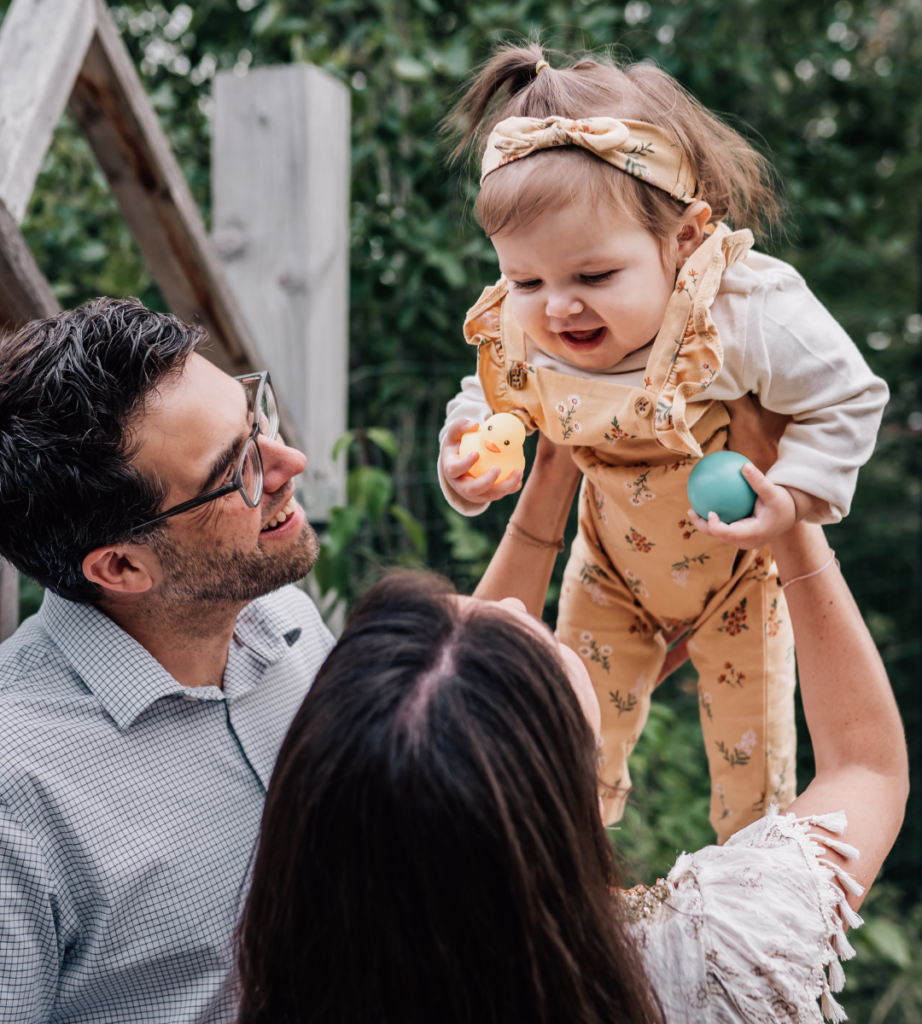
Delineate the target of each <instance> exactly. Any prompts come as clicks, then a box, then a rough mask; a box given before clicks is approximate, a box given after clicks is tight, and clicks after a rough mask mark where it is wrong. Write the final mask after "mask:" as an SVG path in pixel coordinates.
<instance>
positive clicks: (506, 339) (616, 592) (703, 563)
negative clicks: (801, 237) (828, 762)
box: [464, 225, 796, 842]
mask: <svg viewBox="0 0 922 1024" xmlns="http://www.w3.org/2000/svg"><path fill="white" fill-rule="evenodd" d="M751 245H752V235H751V234H750V232H748V231H738V232H733V233H731V232H730V231H729V230H728V228H726V227H725V226H724V225H718V226H717V228H716V229H715V230H714V231H713V232H712V234H711V235H710V237H709V238H708V239H707V240H706V241H705V242H704V243H702V245H701V246H700V247H699V248H698V249H697V250H696V252H695V253H694V254H693V255H692V256H691V257H690V259H689V260H688V262H687V263H686V264H685V265H684V267H683V268H682V271H681V273H680V274H679V279H678V281H677V282H676V288H675V292H674V293H673V295H672V298H671V299H670V302H669V304H668V306H667V309H666V315H665V318H664V321H663V326H662V328H661V330H660V332H659V334H658V335H657V337H656V340H655V342H654V345H653V348H652V351H651V355H650V358H649V361H648V363H647V368H646V373H645V378H644V383H643V387H629V386H627V385H624V384H619V383H616V382H613V383H609V382H607V381H599V380H591V379H587V378H582V377H576V376H571V375H568V374H563V373H559V372H557V371H555V370H552V369H550V368H548V367H534V366H531V365H529V364H528V363H527V361H526V354H525V351H526V350H525V336H524V334H523V332H522V329H521V328H520V327H519V326H518V324H517V323H516V321H515V320H514V319H513V317H512V314H511V309H510V305H509V304H508V303H507V302H506V301H505V299H506V294H507V286H506V282H505V281H503V280H501V281H500V283H499V284H497V285H496V286H495V287H493V288H488V289H486V290H485V291H484V294H483V295H482V296H481V298H480V300H479V301H478V302H477V304H476V305H475V306H474V307H473V309H471V311H470V312H469V313H468V316H467V319H466V321H465V325H464V331H465V337H466V338H467V340H468V342H469V343H470V344H473V345H477V346H478V373H479V377H480V381H481V384H482V386H483V391H484V394H485V396H486V398H487V401H488V402H489V403H490V405H491V407H492V409H493V411H494V412H514V413H517V414H518V415H519V416H520V417H521V418H522V419H523V420H524V421H525V423H526V426H528V427H529V428H531V429H539V430H542V431H544V432H545V433H546V434H547V435H548V436H549V437H550V438H551V440H553V441H555V442H557V443H558V444H561V443H563V444H569V445H572V446H573V457H574V459H575V460H576V462H577V463H578V465H579V466H580V468H581V469H582V471H583V474H584V478H583V485H582V488H581V491H580V498H579V501H580V507H579V532H578V534H577V537H576V539H575V541H574V543H573V547H572V549H571V552H570V558H569V561H568V563H567V567H566V572H565V575H564V582H563V590H562V593H561V599H560V615H559V621H558V630H557V631H558V636H559V638H560V640H561V642H563V643H565V644H567V645H568V646H570V647H572V648H573V649H574V650H576V651H578V652H579V654H580V656H581V657H582V658H583V659H584V661H585V664H586V667H587V669H588V670H589V674H590V676H591V677H592V681H593V684H594V686H595V689H596V693H597V694H598V697H599V702H600V704H601V706H602V739H603V747H602V750H601V757H600V761H601V765H602V767H601V769H600V771H601V779H602V783H603V788H602V796H603V800H604V803H605V813H606V820H607V821H608V822H613V821H616V820H618V819H619V818H620V817H621V814H622V812H623V808H624V803H625V800H626V798H627V795H628V791H629V788H630V775H629V773H628V765H627V759H628V755H629V754H630V753H631V751H632V750H633V749H634V746H635V744H636V743H637V739H638V737H639V736H640V733H641V731H642V730H643V727H644V724H645V723H646V719H647V715H648V712H649V707H650V696H651V694H652V691H653V688H654V685H655V683H656V679H657V676H658V675H659V672H660V669H661V668H662V665H663V661H664V659H665V656H666V648H667V644H666V640H665V634H675V633H677V632H680V631H683V630H688V631H689V634H690V637H691V639H690V641H689V653H690V656H691V660H692V662H693V664H694V666H695V668H696V669H697V671H698V677H699V679H698V699H699V705H700V714H701V726H702V730H703V733H704V742H705V748H706V750H707V757H708V764H709V768H710V775H711V787H712V788H711V813H710V817H711V823H712V824H713V826H714V828H715V829H716V831H717V836H718V840H719V841H720V842H723V841H724V840H725V839H727V838H728V837H729V836H731V835H732V834H733V833H734V832H736V831H738V830H739V829H741V828H743V827H744V826H746V825H747V824H749V823H750V822H751V821H754V820H755V819H756V818H758V817H760V816H761V815H762V814H763V813H764V811H765V808H766V807H767V806H768V804H769V803H773V802H774V803H777V804H779V805H780V806H781V808H782V809H784V808H785V807H787V805H788V804H789V803H790V802H791V801H792V800H793V799H794V795H795V778H794V769H795V747H796V735H795V727H794V687H795V667H794V640H793V634H792V630H791V624H790V621H789V616H788V613H787V608H786V605H785V601H784V595H783V594H782V591H781V586H780V581H779V580H778V576H777V572H776V570H775V566H774V564H773V560H772V554H771V549H770V548H769V547H765V548H762V549H761V550H758V551H740V550H738V549H736V548H734V547H731V546H730V545H728V544H725V543H723V542H721V541H719V540H716V539H715V538H713V537H709V536H707V535H702V534H700V533H698V532H697V531H696V530H695V529H694V527H692V525H691V524H690V522H689V521H688V516H687V509H688V497H687V493H686V487H687V483H688V475H689V473H690V472H691V470H692V468H693V467H694V465H695V464H696V462H697V461H698V459H700V458H701V457H702V456H703V455H708V454H710V453H711V452H716V451H720V450H722V449H723V448H725V447H726V443H727V425H728V423H729V417H728V415H727V412H726V409H725V408H724V406H723V404H722V403H721V402H717V401H711V402H708V401H695V402H691V403H689V402H688V401H687V400H688V398H689V397H690V396H691V395H696V394H699V393H700V392H701V391H702V390H705V389H706V388H707V386H708V385H709V384H710V382H711V381H712V380H713V379H714V378H715V377H716V376H717V374H718V373H719V372H720V368H721V364H722V359H723V349H722V346H721V343H720V339H719V337H718V333H717V329H716V327H715V325H714V321H713V319H712V318H711V316H710V306H711V304H712V302H713V300H714V297H715V296H716V294H717V291H718V288H719V286H720V279H721V276H722V273H723V271H724V269H725V268H726V267H727V266H729V265H731V264H732V263H734V262H735V261H736V260H738V259H741V258H745V256H746V254H747V253H748V251H749V248H750V247H751Z"/></svg>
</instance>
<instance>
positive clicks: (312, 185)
mask: <svg viewBox="0 0 922 1024" xmlns="http://www.w3.org/2000/svg"><path fill="white" fill-rule="evenodd" d="M214 97H215V118H214V136H213V142H212V214H213V222H214V238H215V242H216V244H217V247H218V251H219V253H220V254H221V257H222V259H223V261H224V267H225V272H226V274H227V278H228V281H229V282H230V284H231V286H232V287H233V289H234V292H235V294H236V296H237V298H238V300H239V302H240V305H241V307H242V308H243V311H244V313H245V314H246V317H247V320H248V322H249V323H250V325H251V326H252V328H253V331H254V333H255V334H256V337H257V340H258V342H259V345H260V348H261V349H262V351H263V353H264V354H265V357H266V359H267V360H268V363H267V365H268V368H269V369H270V370H271V372H272V379H273V382H274V383H275V385H276V390H277V391H278V392H279V393H280V394H281V397H282V398H283V399H284V400H285V404H286V405H287V407H288V408H289V409H290V410H291V413H292V415H293V417H294V419H295V421H296V423H297V426H298V428H299V433H300V435H301V439H302V445H303V450H304V452H305V454H306V455H307V472H306V473H305V474H304V476H303V477H302V481H301V488H302V492H303V497H304V503H305V507H306V510H307V513H308V516H309V517H310V518H311V519H312V520H314V521H315V522H317V521H323V520H325V519H326V518H327V517H328V513H329V509H330V507H331V506H332V505H338V504H342V503H343V499H344V493H343V492H344V475H343V469H342V465H341V463H340V464H334V463H333V461H332V460H331V458H330V451H331V448H332V446H333V442H334V441H335V440H336V438H337V437H338V436H339V435H340V434H341V433H342V432H343V431H344V430H345V429H346V410H347V373H348V359H349V333H348V308H349V180H350V151H349V90H348V89H347V88H346V87H345V86H344V85H343V84H342V82H340V81H338V79H336V78H334V77H333V76H332V75H330V74H328V73H327V72H325V71H322V70H321V69H320V68H315V67H312V66H310V65H307V64H295V65H290V66H287V67H271V68H257V69H255V70H253V71H250V72H249V73H248V74H247V75H245V76H243V77H242V78H241V77H237V76H236V75H234V74H232V73H224V74H220V75H218V76H217V78H216V79H215V85H214Z"/></svg>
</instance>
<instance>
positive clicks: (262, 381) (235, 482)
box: [131, 370, 279, 533]
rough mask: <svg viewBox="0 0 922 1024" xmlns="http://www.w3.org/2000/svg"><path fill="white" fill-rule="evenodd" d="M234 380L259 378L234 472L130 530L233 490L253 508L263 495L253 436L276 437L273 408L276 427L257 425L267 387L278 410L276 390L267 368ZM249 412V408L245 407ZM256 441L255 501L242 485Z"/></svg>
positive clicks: (262, 472) (262, 473) (259, 456)
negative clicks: (247, 432) (250, 424)
mask: <svg viewBox="0 0 922 1024" xmlns="http://www.w3.org/2000/svg"><path fill="white" fill-rule="evenodd" d="M234 380H239V381H241V382H243V381H259V383H258V384H257V386H256V394H255V397H254V399H253V404H252V406H251V409H252V411H253V429H252V430H251V431H250V435H249V437H248V438H247V439H246V441H244V442H243V447H242V448H241V449H240V455H239V456H238V457H237V465H236V467H235V469H234V475H233V476H232V477H231V479H230V480H229V481H228V482H227V483H226V484H221V486H220V487H215V488H213V489H212V490H210V491H206V492H205V493H204V494H199V495H198V496H197V497H195V498H190V499H189V500H188V501H182V502H180V503H179V504H178V505H173V507H172V508H168V509H167V510H166V512H161V513H159V514H158V515H156V516H154V518H153V519H148V520H146V521H145V522H143V523H141V524H140V525H139V526H135V527H134V528H133V529H132V530H131V532H132V533H137V532H138V531H139V530H146V529H147V527H149V526H155V525H156V524H157V523H161V522H163V521H164V520H165V519H171V518H172V517H173V516H178V515H181V514H182V513H183V512H191V511H192V510H193V509H195V508H200V507H201V506H202V505H206V504H208V502H210V501H215V500H217V499H218V498H223V497H224V495H225V494H232V493H233V492H234V491H238V492H239V493H240V496H241V497H242V498H243V500H244V502H245V503H246V505H247V507H248V508H256V507H257V506H258V505H259V503H260V501H261V500H262V496H263V483H264V477H265V467H264V466H263V457H262V452H261V451H260V450H259V442H258V441H256V439H257V438H258V437H259V435H260V434H262V435H263V437H268V438H269V440H270V441H274V440H275V438H276V437H278V433H279V424H278V412H277V411H276V419H275V426H274V427H271V429H270V431H265V430H261V429H260V426H259V406H260V402H261V401H262V397H263V393H264V391H265V389H266V388H267V387H268V388H269V390H270V394H271V395H272V399H273V404H275V407H276V410H278V403H277V401H276V399H275V390H274V389H273V388H272V380H271V378H270V377H269V371H268V370H262V371H260V372H258V373H241V374H240V375H238V376H236V377H234ZM248 411H249V410H248ZM253 442H256V444H255V448H256V459H257V461H258V463H259V476H260V483H259V494H258V496H257V498H256V500H255V501H251V500H250V496H249V495H248V494H247V492H246V489H245V488H244V486H243V465H244V460H245V459H246V454H247V449H248V448H249V447H250V444H251V443H253Z"/></svg>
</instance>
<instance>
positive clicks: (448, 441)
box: [439, 420, 522, 503]
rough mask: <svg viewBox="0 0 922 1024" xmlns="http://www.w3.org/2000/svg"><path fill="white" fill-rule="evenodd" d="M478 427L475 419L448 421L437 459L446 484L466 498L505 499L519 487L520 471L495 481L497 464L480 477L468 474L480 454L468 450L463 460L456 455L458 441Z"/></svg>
mask: <svg viewBox="0 0 922 1024" xmlns="http://www.w3.org/2000/svg"><path fill="white" fill-rule="evenodd" d="M478 426H479V424H478V423H477V422H476V421H475V420H455V421H454V422H452V423H449V424H448V433H447V434H446V435H445V443H444V444H443V445H442V452H441V454H440V455H439V462H440V463H441V466H442V472H443V473H444V475H445V479H446V480H447V481H448V485H449V486H450V487H451V489H452V490H453V491H455V493H456V494H458V495H460V496H461V497H462V498H464V499H465V501H470V502H474V503H478V502H482V501H496V499H497V498H505V497H506V495H507V494H514V493H515V492H516V491H517V490H519V488H520V487H521V486H522V472H521V470H518V469H517V470H516V471H515V472H514V473H512V474H511V475H510V476H508V477H506V479H505V480H504V481H503V482H502V483H501V484H498V483H497V482H496V478H497V477H498V476H499V474H500V472H501V470H500V468H499V466H494V467H493V468H492V469H488V470H487V471H486V473H484V474H483V476H471V475H470V473H469V472H468V470H469V469H470V468H471V466H473V465H474V463H475V462H476V461H477V460H478V459H479V458H480V456H479V455H478V454H477V453H476V452H471V453H470V454H469V455H465V456H464V458H463V459H462V458H461V457H460V455H459V454H458V446H459V445H460V444H461V438H462V437H463V436H464V435H465V434H466V433H468V432H469V431H471V430H476V429H477V427H478Z"/></svg>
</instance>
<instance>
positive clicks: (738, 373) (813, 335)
mask: <svg viewBox="0 0 922 1024" xmlns="http://www.w3.org/2000/svg"><path fill="white" fill-rule="evenodd" d="M733 342H734V344H731V345H728V346H727V349H726V353H725V354H726V360H725V364H724V370H726V371H727V374H726V375H725V374H724V372H723V371H722V372H721V375H720V377H719V378H718V379H717V381H715V383H714V387H713V391H711V390H709V391H708V395H709V396H710V397H714V398H721V399H724V400H726V399H728V398H737V397H738V396H740V395H745V394H746V393H747V392H753V393H755V394H756V395H757V396H758V397H759V399H760V400H761V402H762V404H763V406H764V407H765V408H766V409H768V410H771V411H772V412H774V413H777V414H778V415H779V416H784V417H789V420H790V421H789V423H788V425H787V427H786V429H785V430H784V433H783V435H782V437H781V441H780V444H779V447H778V461H777V462H776V463H775V464H774V466H772V468H771V469H770V470H769V472H768V474H767V485H769V486H767V487H766V489H765V492H764V494H763V493H760V494H759V499H758V500H757V502H756V508H755V511H754V514H753V516H751V517H750V518H748V519H743V520H740V521H739V522H737V523H733V524H729V525H728V524H726V523H720V522H719V521H718V522H717V523H716V526H715V525H714V522H713V517H712V523H711V524H704V521H703V520H698V519H697V517H696V518H695V519H694V520H693V521H694V522H695V523H696V526H697V527H698V529H702V526H701V525H699V523H701V524H703V526H704V529H705V530H706V531H707V532H708V533H711V534H712V535H713V536H716V537H718V538H720V539H721V540H725V541H727V542H728V543H731V544H734V545H736V546H738V547H741V548H750V549H751V548H757V547H761V546H762V545H763V544H765V543H767V542H768V541H770V540H771V539H772V538H773V537H775V536H778V534H780V533H782V532H784V531H785V530H787V529H790V527H792V526H793V525H794V524H795V523H797V522H801V521H806V522H820V523H836V522H838V521H839V520H840V519H841V518H842V516H844V515H847V514H848V510H849V507H850V505H851V499H852V496H853V495H854V491H855V484H856V481H857V477H858V470H859V468H860V467H861V466H862V465H863V464H864V463H865V462H867V460H868V459H869V458H870V456H871V453H872V452H873V450H874V444H875V442H876V439H877V431H878V429H879V427H880V421H881V418H882V416H883V410H884V406H885V405H886V403H887V398H888V391H887V385H886V384H885V383H884V381H882V380H881V379H880V378H879V377H876V376H875V375H874V374H873V373H872V372H871V370H870V367H869V366H868V365H867V363H866V362H865V361H864V358H863V357H862V355H861V353H860V352H859V351H858V349H857V347H856V346H855V344H854V343H853V342H852V341H851V339H850V338H849V337H848V335H847V334H846V333H845V331H844V330H843V329H842V328H841V326H840V325H839V324H838V323H837V322H836V320H835V319H834V318H833V316H832V315H831V314H830V313H829V311H828V310H827V309H825V307H824V306H823V305H822V304H821V303H820V302H819V301H818V300H817V299H816V298H815V296H813V294H812V293H811V292H810V290H809V289H808V288H807V286H806V284H805V283H804V282H803V280H802V279H801V278H800V277H799V276H797V275H796V274H795V273H794V272H793V271H790V273H786V274H783V275H779V279H778V280H777V282H776V283H775V285H774V286H773V287H770V288H767V289H765V290H764V291H762V292H760V293H758V294H757V295H754V296H753V297H752V299H751V301H750V308H749V315H748V317H747V322H746V331H745V338H743V339H742V341H741V343H740V344H736V342H737V339H736V338H734V339H733Z"/></svg>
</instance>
